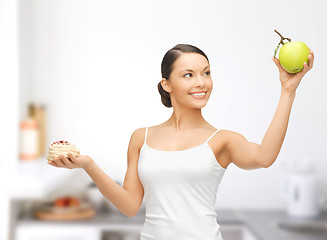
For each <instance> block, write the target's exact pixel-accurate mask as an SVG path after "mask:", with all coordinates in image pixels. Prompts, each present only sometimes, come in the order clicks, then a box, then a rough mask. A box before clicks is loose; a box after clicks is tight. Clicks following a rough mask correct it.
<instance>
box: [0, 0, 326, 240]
mask: <svg viewBox="0 0 327 240" xmlns="http://www.w3.org/2000/svg"><path fill="white" fill-rule="evenodd" d="M326 9H327V2H326V1H323V0H321V1H304V0H300V1H299V0H298V1H285V0H276V1H269V2H268V1H259V0H249V1H235V0H234V1H209V0H206V1H189V0H188V1H187V0H180V1H144V0H142V1H101V0H93V1H86V0H78V1H77V0H76V1H73V0H65V1H63V0H48V1H42V0H18V1H6V0H0V11H1V15H0V17H1V21H0V31H1V38H0V41H1V46H0V47H1V52H2V53H4V54H1V55H2V56H1V66H5V67H3V69H2V70H1V73H0V74H1V77H0V78H1V81H3V83H2V84H1V85H2V88H3V90H2V91H1V92H2V94H1V105H3V107H2V109H3V113H4V114H3V117H2V121H4V123H3V124H1V130H2V131H1V132H2V133H4V134H1V135H2V140H1V142H0V145H1V146H3V147H4V150H7V151H2V152H5V155H4V156H3V158H2V159H1V170H0V171H1V173H2V174H1V180H2V181H1V187H2V189H4V191H3V193H2V195H1V202H0V203H1V206H0V210H1V212H3V213H5V214H3V216H2V217H1V218H2V219H1V225H0V232H1V237H2V238H3V239H7V238H9V236H10V235H12V236H14V235H15V233H13V232H15V229H16V227H17V226H19V224H18V221H17V219H16V217H17V216H20V214H21V213H20V210H21V209H23V210H24V209H25V211H27V210H28V209H31V205H30V204H31V201H36V202H38V201H52V200H54V199H56V198H57V197H60V196H65V195H73V196H76V197H81V196H84V195H85V194H86V191H87V189H88V188H89V186H90V178H89V176H88V175H87V174H86V173H85V172H83V171H82V170H80V169H74V170H67V169H56V168H54V167H51V166H49V165H47V164H46V154H47V148H48V146H49V145H50V144H51V143H52V142H54V141H58V140H67V141H69V142H71V143H73V144H75V145H76V146H77V147H78V148H79V149H80V150H81V154H86V155H90V156H91V157H92V158H93V159H94V160H95V161H96V162H97V164H98V165H99V166H100V167H101V168H102V169H103V170H104V171H105V172H106V173H107V174H108V175H109V176H110V177H111V178H113V179H114V180H115V181H117V182H118V183H119V184H121V185H122V184H123V181H124V177H125V173H126V169H127V147H128V143H129V139H130V137H131V134H132V133H133V131H134V130H135V129H137V128H141V127H145V126H153V125H157V124H160V123H162V122H163V121H166V120H167V119H168V118H169V117H170V115H171V113H172V109H168V108H166V107H164V106H163V105H162V103H161V101H160V95H159V93H158V90H157V84H158V82H159V81H160V80H161V73H160V64H161V60H162V58H163V56H164V54H165V53H166V52H167V51H168V50H169V49H170V48H172V47H173V46H175V45H176V44H178V43H188V44H192V45H195V46H197V47H199V48H200V49H202V50H203V51H204V52H205V53H206V54H207V56H208V58H209V60H210V65H211V74H212V79H213V83H214V87H213V91H212V94H211V97H210V100H209V102H208V104H207V106H206V107H205V108H203V110H202V111H203V116H204V117H205V118H206V120H207V121H208V122H209V123H211V124H212V125H213V126H215V127H216V128H218V129H228V130H231V131H235V132H239V133H241V134H242V135H244V136H245V137H246V138H247V140H248V141H250V142H255V143H258V144H260V143H261V141H262V139H263V137H264V134H265V133H266V131H267V129H268V127H269V124H270V122H271V120H272V118H273V116H274V113H275V111H276V108H277V104H278V101H279V97H280V81H279V73H278V70H277V67H276V66H275V64H274V63H273V61H272V60H271V57H272V56H273V54H274V50H275V48H276V46H277V44H278V42H279V41H280V37H279V36H278V35H277V34H276V33H275V32H274V30H275V29H276V30H277V31H279V32H280V33H281V34H282V35H283V36H284V37H289V38H291V39H292V41H303V42H305V43H306V44H307V45H308V46H309V47H310V48H311V49H312V50H313V52H314V54H315V66H314V68H313V69H312V70H311V71H310V72H309V73H308V74H306V76H305V77H304V78H303V80H302V82H301V84H300V85H299V87H298V90H297V94H296V98H295V101H294V103H293V107H292V111H291V115H290V119H289V125H288V130H287V133H286V137H285V140H284V143H283V146H282V149H281V151H280V154H279V155H278V158H277V160H276V162H275V163H274V164H273V165H272V166H271V167H270V168H267V169H265V168H261V169H256V170H251V171H248V170H242V169H240V168H238V167H237V166H235V165H233V164H230V165H229V167H228V169H227V171H226V173H225V175H224V178H223V180H222V183H221V185H220V187H219V191H218V194H217V201H216V208H217V209H218V211H219V210H224V209H226V210H227V209H233V210H261V211H266V210H283V211H286V208H287V204H288V202H287V200H286V199H285V198H284V195H283V191H284V190H285V186H286V184H285V181H286V179H287V177H288V176H289V175H290V173H292V172H300V173H301V174H303V175H304V174H305V173H306V174H308V173H312V174H314V176H315V177H316V180H317V184H316V186H317V192H318V196H319V200H320V196H321V197H323V196H327V188H326V186H327V177H326V176H327V175H326V169H327V161H326V160H327V159H326V156H327V151H326V149H327V148H326V147H325V145H326V144H327V126H326V124H325V123H326V120H327V114H326V111H325V109H326V108H327V101H326V100H327V97H326V92H327V83H326V81H325V78H326V77H325V76H324V69H325V68H324V66H326V64H327V60H326V58H324V56H326V55H327V47H326V42H327V39H326V38H327V34H326V30H325V23H326V20H327V18H326V14H325V11H326ZM3 36H5V37H3ZM26 121H32V122H29V124H27V123H26ZM33 121H34V122H36V123H37V124H36V125H33ZM33 126H34V127H35V128H33ZM33 139H34V140H35V141H34V140H33ZM26 143H28V145H26ZM33 149H34V150H33ZM24 151H25V152H24ZM33 151H34V152H36V153H37V157H36V158H35V159H34V160H33V156H32V158H31V156H30V155H29V159H27V158H26V153H28V154H30V153H32V152H33ZM24 153H25V155H21V154H24ZM24 156H25V157H24ZM318 196H317V198H318ZM81 199H82V198H81ZM88 199H89V198H88ZM321 202H322V204H321V209H322V210H326V208H327V204H326V202H323V201H321ZM109 205H110V204H109ZM18 206H19V207H18ZM22 206H23V207H22ZM15 219H16V220H15ZM218 222H219V218H218ZM8 229H9V230H8ZM16 235H17V234H16ZM17 239H19V238H17ZM21 239H23V238H21ZM24 239H25V238H24ZM26 239H32V238H26ZM33 239H34V238H33ZM67 239H69V238H67ZM108 239H110V238H108ZM112 239H113V238H112Z"/></svg>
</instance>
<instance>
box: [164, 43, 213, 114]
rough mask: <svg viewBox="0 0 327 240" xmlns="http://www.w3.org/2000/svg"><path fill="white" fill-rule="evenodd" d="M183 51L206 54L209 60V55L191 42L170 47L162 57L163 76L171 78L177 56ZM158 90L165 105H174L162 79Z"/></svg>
mask: <svg viewBox="0 0 327 240" xmlns="http://www.w3.org/2000/svg"><path fill="white" fill-rule="evenodd" d="M182 53H198V54H201V55H202V56H204V57H205V58H206V59H207V60H208V62H209V59H208V57H207V56H206V55H205V53H204V52H202V51H201V50H200V49H199V48H197V47H195V46H192V45H189V44H177V45H176V46H175V47H173V48H172V49H170V50H169V51H168V52H167V53H166V54H165V56H164V57H163V59H162V62H161V75H162V77H163V78H165V79H167V80H169V76H170V74H171V72H172V70H173V69H172V68H173V64H174V62H175V61H176V60H177V58H179V56H181V55H182ZM158 90H159V93H160V95H161V102H162V103H163V105H165V106H166V107H168V108H170V107H172V104H171V99H170V94H169V92H166V91H165V90H164V89H163V87H162V86H161V81H160V82H159V84H158Z"/></svg>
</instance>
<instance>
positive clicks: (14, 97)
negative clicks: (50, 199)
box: [0, 0, 19, 240]
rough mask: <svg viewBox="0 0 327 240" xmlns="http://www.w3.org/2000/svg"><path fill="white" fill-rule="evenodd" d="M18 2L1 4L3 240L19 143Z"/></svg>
mask: <svg viewBox="0 0 327 240" xmlns="http://www.w3.org/2000/svg"><path fill="white" fill-rule="evenodd" d="M17 17H18V12H17V1H15V0H10V1H8V0H0V84H1V87H0V109H1V118H0V119H1V120H0V136H1V137H0V152H1V157H0V213H1V214H0V240H7V239H8V237H9V215H10V203H9V197H8V190H9V189H10V181H8V179H10V178H9V177H10V176H11V174H12V173H13V171H14V169H15V164H16V159H17V153H18V148H17V142H18V127H17V126H18V116H19V113H18V104H19V102H18V96H19V93H18V90H19V88H18V84H19V81H18V21H17Z"/></svg>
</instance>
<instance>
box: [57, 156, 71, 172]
mask: <svg viewBox="0 0 327 240" xmlns="http://www.w3.org/2000/svg"><path fill="white" fill-rule="evenodd" d="M59 158H60V159H61V161H62V162H63V164H64V165H65V167H66V168H70V169H72V168H74V167H73V164H72V162H71V161H69V160H68V158H66V157H65V156H63V155H59Z"/></svg>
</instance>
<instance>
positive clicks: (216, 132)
mask: <svg viewBox="0 0 327 240" xmlns="http://www.w3.org/2000/svg"><path fill="white" fill-rule="evenodd" d="M218 131H219V129H217V130H216V131H215V132H214V133H213V134H212V135H211V136H210V137H209V138H208V140H207V141H206V143H207V142H209V141H210V139H211V138H212V137H213V136H215V134H216V133H217V132H218Z"/></svg>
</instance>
